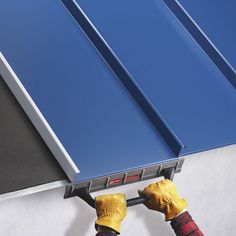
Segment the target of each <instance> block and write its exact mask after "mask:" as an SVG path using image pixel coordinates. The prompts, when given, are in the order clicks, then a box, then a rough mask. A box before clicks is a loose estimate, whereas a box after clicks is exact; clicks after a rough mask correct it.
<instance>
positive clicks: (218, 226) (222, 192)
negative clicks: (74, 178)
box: [0, 145, 236, 236]
mask: <svg viewBox="0 0 236 236" xmlns="http://www.w3.org/2000/svg"><path fill="white" fill-rule="evenodd" d="M235 168H236V145H234V146H229V147H226V148H219V149H215V150H212V151H207V152H203V153H199V154H195V155H192V156H188V157H187V158H186V160H185V163H184V166H183V170H182V172H181V173H179V174H176V175H175V179H174V182H175V183H176V185H177V188H178V190H179V192H180V194H181V196H183V197H185V198H186V199H187V201H188V209H189V211H190V213H191V214H192V216H193V218H194V219H195V221H196V223H197V224H198V225H199V227H200V228H201V229H202V231H203V232H204V233H205V235H206V236H235V235H236V204H235V202H236V171H235ZM156 180H157V179H152V180H151V181H150V180H149V181H144V182H141V183H138V184H131V185H126V186H123V187H119V188H115V189H110V190H108V191H102V192H97V193H96V195H100V194H104V193H115V192H123V193H126V194H127V197H128V198H130V197H136V196H137V192H136V191H137V190H138V189H143V188H144V187H145V186H146V185H147V184H149V183H151V182H154V181H156ZM63 194H64V189H63V188H60V189H55V190H50V191H45V192H41V193H37V194H33V195H29V196H25V197H21V198H17V199H12V200H7V201H2V202H0V236H46V235H50V236H94V235H95V233H96V232H95V229H94V221H95V219H96V215H95V211H94V210H93V209H92V208H90V207H89V206H88V205H87V204H86V203H83V202H82V201H81V200H80V199H78V198H72V199H67V200H64V199H63ZM121 235H124V236H158V235H160V236H161V235H162V236H167V235H168V236H169V235H170V236H171V235H175V234H174V233H173V230H172V229H171V227H170V225H169V223H166V222H165V221H164V216H162V215H161V214H160V213H156V212H151V211H149V210H147V209H146V208H145V207H144V206H142V205H140V206H135V207H130V208H129V209H128V215H127V217H126V218H125V220H124V222H123V225H122V233H121Z"/></svg>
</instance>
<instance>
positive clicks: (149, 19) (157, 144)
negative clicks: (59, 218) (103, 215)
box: [0, 0, 236, 182]
mask: <svg viewBox="0 0 236 236" xmlns="http://www.w3.org/2000/svg"><path fill="white" fill-rule="evenodd" d="M63 2H64V3H65V4H66V5H67V7H68V6H69V7H68V9H69V11H70V12H71V14H72V15H73V17H74V18H75V20H76V21H77V22H79V24H80V26H81V27H79V26H78V24H77V23H76V22H75V21H74V19H73V18H72V16H71V15H70V14H69V12H68V11H67V10H66V8H65V7H64V6H63V4H62V3H61V2H60V1H56V0H53V1H47V0H40V1H33V2H32V1H30V0H22V1H17V0H3V1H1V8H0V50H1V52H2V53H3V54H4V56H5V57H6V59H7V61H8V62H9V63H10V65H11V66H12V68H13V69H14V71H15V73H16V74H17V75H18V77H19V78H20V81H21V83H22V84H23V86H24V87H25V89H26V90H27V92H28V93H29V94H30V96H31V98H32V99H33V101H34V102H35V104H36V105H37V107H38V108H39V109H40V111H41V113H42V114H43V116H44V117H45V118H46V120H47V122H48V124H49V125H50V126H51V128H52V130H53V131H54V133H55V134H56V135H57V137H58V139H59V140H60V142H61V143H62V145H63V146H64V148H65V150H66V151H67V152H68V154H69V156H70V158H71V159H72V160H73V162H74V163H75V164H76V166H77V167H78V168H79V169H80V174H79V175H77V174H76V173H77V172H76V173H74V176H73V178H71V180H72V181H77V182H79V181H83V180H86V179H91V178H97V177H98V176H104V175H109V174H112V173H116V172H121V171H122V172H123V171H126V170H130V169H134V168H140V167H145V166H149V165H152V164H156V163H160V162H165V161H169V160H172V159H175V158H176V156H177V155H178V154H180V155H185V154H189V153H194V152H199V151H203V150H207V149H211V148H216V147H219V146H224V145H229V144H232V143H236V134H235V130H236V123H235V120H236V109H235V104H236V92H235V89H234V88H233V87H232V86H231V84H230V83H228V81H227V80H226V79H225V77H224V75H223V74H222V73H221V72H220V70H219V69H218V68H217V66H218V65H217V66H216V65H215V64H214V63H213V61H212V60H211V59H210V57H209V56H207V55H206V54H205V52H204V51H203V50H202V48H201V47H200V46H199V44H198V43H197V42H196V41H195V40H194V39H193V37H192V36H191V33H189V32H188V31H187V30H186V28H185V27H184V26H183V23H181V22H179V21H178V19H177V17H176V16H175V15H176V14H173V11H171V10H170V5H168V4H167V2H168V1H167V0H165V2H164V1H160V0H150V1H148V2H147V1H145V2H144V1H135V0H128V1H108V0H100V1H91V0H74V1H72V0H63ZM76 4H78V5H76ZM12 6H14V8H13V7H12ZM80 7H81V9H82V10H83V11H84V12H83V11H81V9H80ZM172 10H173V9H172ZM86 16H88V18H86ZM93 26H94V27H95V28H94V27H93ZM81 28H82V29H83V30H84V32H85V33H86V35H87V37H89V38H90V40H91V41H92V43H93V44H94V46H95V47H94V46H93V45H92V43H91V42H90V41H89V40H88V38H87V37H86V36H85V34H84V33H83V32H82V30H81ZM96 30H97V31H96ZM95 48H96V49H97V50H98V52H97V51H96V49H95ZM99 53H100V54H99ZM104 59H105V61H106V62H107V64H108V65H107V64H106V63H105V61H104ZM115 75H116V76H115ZM117 77H118V78H117ZM39 132H40V130H39ZM164 140H165V141H164ZM48 145H49V144H48ZM54 145H56V143H55V144H54ZM49 146H50V145H49ZM56 158H57V156H56ZM59 161H60V160H59ZM60 164H61V165H62V167H64V169H65V170H66V166H63V163H62V162H60Z"/></svg>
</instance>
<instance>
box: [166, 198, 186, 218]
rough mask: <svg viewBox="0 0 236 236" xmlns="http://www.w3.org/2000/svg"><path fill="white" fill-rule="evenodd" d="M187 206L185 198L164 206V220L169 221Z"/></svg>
mask: <svg viewBox="0 0 236 236" xmlns="http://www.w3.org/2000/svg"><path fill="white" fill-rule="evenodd" d="M186 207H187V201H186V200H185V199H179V200H178V202H175V201H173V202H171V203H170V204H168V205H167V206H166V212H165V216H166V218H165V220H166V221H170V220H172V219H174V218H175V217H176V216H177V215H178V214H179V213H181V212H182V211H183V210H184V209H185V208H186Z"/></svg>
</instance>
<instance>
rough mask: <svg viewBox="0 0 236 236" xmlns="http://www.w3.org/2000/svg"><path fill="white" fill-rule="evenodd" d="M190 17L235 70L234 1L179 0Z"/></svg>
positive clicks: (235, 19) (235, 33) (235, 18)
mask: <svg viewBox="0 0 236 236" xmlns="http://www.w3.org/2000/svg"><path fill="white" fill-rule="evenodd" d="M179 2H180V3H181V5H182V6H183V7H184V8H185V10H186V11H187V12H188V14H189V15H190V17H192V18H193V20H194V21H195V22H196V23H197V24H198V26H199V27H200V28H201V29H202V30H203V32H204V33H205V34H206V35H207V36H208V37H209V39H210V40H211V41H212V42H213V44H214V45H215V46H216V47H217V48H218V49H219V50H220V52H221V53H222V54H223V56H224V57H225V58H226V59H227V60H228V61H229V63H230V64H231V65H232V66H233V67H234V69H235V70H236V47H235V42H236V30H235V22H236V15H235V9H236V2H235V1H232V0H231V1H224V0H215V1H214V2H211V1H204V0H195V1H194V0H179Z"/></svg>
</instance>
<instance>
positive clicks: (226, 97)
mask: <svg viewBox="0 0 236 236" xmlns="http://www.w3.org/2000/svg"><path fill="white" fill-rule="evenodd" d="M63 2H70V0H68V1H67V0H65V1H63ZM71 2H72V3H73V2H76V3H77V4H78V6H76V4H74V6H76V7H77V12H76V10H75V8H72V9H69V10H70V11H71V12H72V14H73V15H74V18H75V19H76V16H78V15H79V12H80V8H81V9H82V11H83V12H84V14H85V15H86V16H87V17H88V19H89V20H90V21H91V22H90V23H91V24H93V25H94V27H95V29H96V30H97V31H98V32H99V34H100V35H101V37H103V39H104V40H105V41H106V43H107V45H108V46H109V47H110V48H111V49H112V50H113V52H114V53H115V56H116V57H118V58H119V60H120V61H121V62H122V64H123V66H124V67H125V68H126V69H127V70H128V71H129V73H130V75H132V78H133V79H134V80H135V81H136V83H137V85H138V86H139V88H140V89H141V90H142V91H143V92H144V94H145V95H146V97H147V98H148V99H149V101H150V102H151V103H152V105H153V106H154V107H155V108H156V110H158V111H159V112H160V114H161V115H162V117H163V119H164V120H165V121H166V123H167V124H168V125H169V127H171V129H172V130H173V131H174V133H175V134H176V136H177V137H178V138H179V139H180V140H181V142H182V143H183V144H185V145H186V148H184V149H183V150H182V152H181V155H184V154H189V153H194V152H199V151H203V150H207V149H211V148H216V147H219V146H224V145H229V144H232V143H235V142H236V135H235V130H236V123H235V120H236V109H235V104H236V92H235V89H234V88H233V87H232V86H231V84H229V83H228V81H227V80H226V79H225V77H224V75H223V74H222V73H221V72H220V71H219V69H218V68H217V67H216V65H215V64H214V63H213V62H212V60H211V59H210V58H209V57H208V56H207V55H206V54H205V52H204V51H203V50H202V49H201V47H200V46H199V45H198V43H197V42H196V41H195V40H194V39H193V38H192V37H191V35H190V33H189V32H188V31H187V30H186V29H185V27H184V26H183V25H182V24H181V23H180V22H179V21H178V20H177V18H176V16H175V15H174V14H173V13H172V12H171V10H170V9H169V8H168V6H167V4H166V3H165V2H164V1H159V0H151V1H148V2H147V1H145V2H143V1H135V0H129V1H107V0H101V1H92V0H76V1H71ZM76 14H77V15H76ZM76 20H77V22H79V21H78V19H76ZM80 26H81V27H82V28H83V29H84V31H85V32H86V27H87V25H86V24H83V22H82V24H81V23H80ZM96 40H97V39H96V38H94V44H95V45H96ZM96 46H97V49H98V50H99V51H100V53H101V54H102V55H103V57H104V58H105V59H106V60H107V62H108V64H109V62H110V59H109V57H107V54H106V53H104V50H103V48H102V47H99V46H100V45H96ZM111 66H112V65H111Z"/></svg>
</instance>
